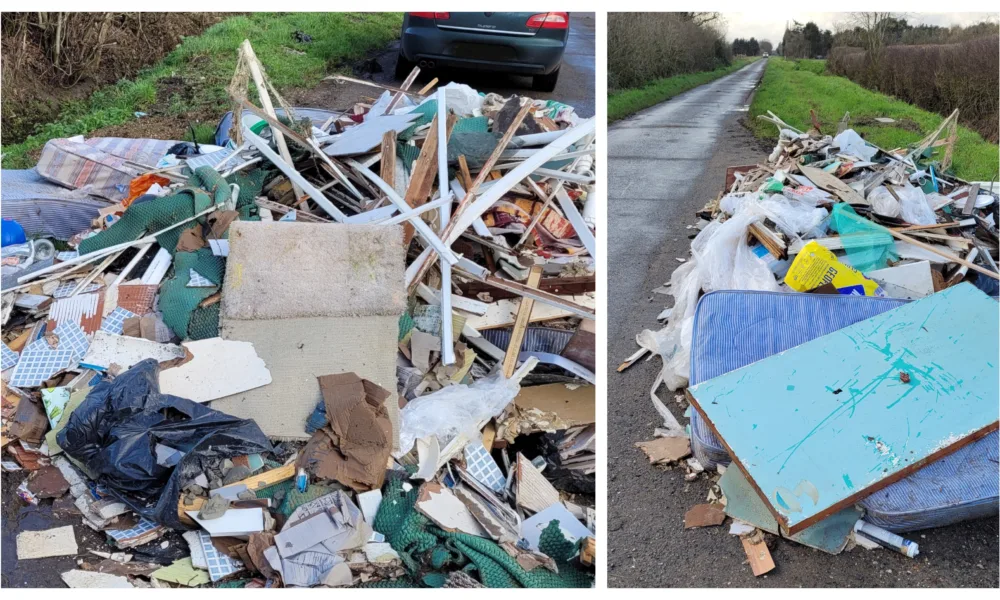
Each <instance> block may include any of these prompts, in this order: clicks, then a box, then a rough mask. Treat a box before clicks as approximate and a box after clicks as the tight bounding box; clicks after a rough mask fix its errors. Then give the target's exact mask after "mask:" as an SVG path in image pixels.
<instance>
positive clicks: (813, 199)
mask: <svg viewBox="0 0 1000 600" xmlns="http://www.w3.org/2000/svg"><path fill="white" fill-rule="evenodd" d="M781 193H782V195H784V196H785V198H788V199H789V200H791V201H793V202H794V201H796V200H798V201H799V202H801V203H803V204H808V205H809V206H819V205H820V204H833V202H834V200H833V198H832V197H831V196H830V194H828V193H827V192H824V191H823V190H818V189H816V188H814V187H812V186H809V185H800V186H798V187H794V188H793V187H788V186H785V189H783V190H781Z"/></svg>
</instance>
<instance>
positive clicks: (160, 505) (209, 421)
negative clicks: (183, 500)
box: [56, 359, 272, 529]
mask: <svg viewBox="0 0 1000 600" xmlns="http://www.w3.org/2000/svg"><path fill="white" fill-rule="evenodd" d="M158 378H159V366H158V365H157V363H156V361H155V360H152V359H149V360H144V361H142V362H140V363H139V364H137V365H135V366H134V367H132V368H131V369H129V370H128V371H126V372H124V373H122V374H121V375H119V376H118V377H116V378H115V379H114V380H113V381H108V380H104V381H101V382H100V383H98V384H97V385H96V386H94V389H92V390H91V391H90V393H89V394H88V395H87V398H86V399H85V400H84V401H83V403H82V404H80V406H79V407H77V408H76V410H74V411H73V412H72V413H70V415H69V422H68V424H67V425H66V427H65V428H64V429H63V430H62V431H60V432H59V434H58V435H57V437H56V439H57V441H58V443H59V446H60V447H61V448H62V449H63V450H64V451H65V452H66V454H67V455H69V456H70V457H72V458H73V459H74V460H76V461H79V462H80V463H81V464H82V466H83V467H84V469H85V470H86V471H87V472H88V473H87V474H88V475H89V476H90V477H91V479H93V480H94V481H96V482H97V483H98V484H100V485H103V486H105V487H106V488H107V489H108V491H109V492H110V493H111V494H112V495H114V496H115V497H117V498H118V499H119V500H121V501H122V502H124V503H125V504H127V505H128V506H129V507H130V508H132V509H133V510H134V511H136V512H137V513H139V514H140V515H142V516H143V517H146V518H147V519H150V520H152V521H155V522H157V523H160V524H163V525H166V526H167V527H172V528H175V529H183V528H185V525H184V524H182V523H181V522H180V519H179V518H178V516H177V502H178V499H179V497H180V492H181V489H183V488H184V487H185V486H186V485H187V484H188V483H189V482H190V481H191V480H193V479H194V478H195V477H197V476H198V475H199V474H200V473H202V472H204V470H205V468H206V466H207V465H208V464H209V463H215V462H217V461H219V460H220V459H224V458H232V457H235V456H242V455H247V454H257V453H261V452H271V451H272V447H271V443H270V441H268V439H267V436H265V435H264V433H263V432H262V431H261V430H260V428H259V427H258V426H257V424H256V423H255V422H253V421H252V420H244V419H237V418H236V417H232V416H230V415H227V414H225V413H221V412H219V411H216V410H212V409H210V408H208V407H206V406H203V405H201V404H198V403H196V402H192V401H191V400H186V399H184V398H178V397H177V396H171V395H168V394H161V393H160V386H159V379H158ZM158 445H161V446H166V447H168V448H172V449H175V450H178V451H180V452H182V453H183V454H184V456H183V458H181V460H180V462H179V463H177V465H176V466H174V467H164V466H161V465H159V464H157V457H156V447H157V446H158Z"/></svg>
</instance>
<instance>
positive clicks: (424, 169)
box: [403, 115, 438, 247]
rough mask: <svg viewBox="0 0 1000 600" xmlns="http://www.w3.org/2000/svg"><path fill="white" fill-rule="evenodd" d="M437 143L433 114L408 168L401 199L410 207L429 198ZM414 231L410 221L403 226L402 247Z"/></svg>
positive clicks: (435, 164)
mask: <svg viewBox="0 0 1000 600" xmlns="http://www.w3.org/2000/svg"><path fill="white" fill-rule="evenodd" d="M437 144H438V134H437V115H435V116H434V119H433V120H432V121H431V128H430V131H428V132H427V138H426V139H425V140H424V145H423V147H422V148H421V149H420V156H418V157H417V160H415V161H414V162H413V168H412V169H410V187H408V188H406V196H404V197H403V199H404V200H406V203H407V204H409V205H410V207H411V208H417V207H418V206H422V205H424V204H426V203H427V201H428V200H430V197H431V187H432V186H433V185H434V178H435V177H437ZM414 233H415V232H414V229H413V225H411V224H410V223H406V224H405V225H404V226H403V246H404V247H405V246H409V245H410V241H411V240H413V234H414Z"/></svg>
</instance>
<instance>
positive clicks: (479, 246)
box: [2, 42, 596, 587]
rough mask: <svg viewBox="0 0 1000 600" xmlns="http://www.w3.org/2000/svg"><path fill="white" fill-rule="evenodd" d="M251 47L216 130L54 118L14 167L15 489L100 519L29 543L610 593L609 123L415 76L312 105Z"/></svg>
mask: <svg viewBox="0 0 1000 600" xmlns="http://www.w3.org/2000/svg"><path fill="white" fill-rule="evenodd" d="M239 52H240V54H239V56H240V58H239V64H238V67H237V69H236V74H235V76H234V78H233V82H232V84H231V85H230V87H229V89H228V92H229V95H230V97H231V98H232V100H233V111H232V112H231V113H229V114H227V115H226V116H225V117H224V118H223V120H222V123H221V124H220V126H219V129H218V131H217V132H216V140H215V141H216V144H214V145H211V146H209V145H205V144H195V143H191V142H178V141H161V140H152V139H119V138H95V139H83V138H82V137H78V138H69V139H53V140H50V141H49V142H48V143H47V144H46V146H45V148H44V150H43V151H42V155H41V158H40V160H39V162H38V165H37V167H36V168H35V169H32V170H30V171H23V172H22V171H4V172H3V175H2V191H3V216H4V222H3V240H4V241H3V296H2V298H3V341H4V345H3V365H2V371H3V440H2V442H3V447H4V450H5V457H4V461H3V471H4V488H5V490H7V489H9V486H10V484H11V482H12V481H13V486H11V487H16V488H17V495H18V496H19V497H20V499H21V501H23V502H25V503H27V504H33V505H39V504H41V503H45V504H48V503H51V504H52V507H53V511H57V512H61V513H63V514H67V513H66V512H65V511H69V514H78V515H79V517H80V526H76V527H74V526H67V527H58V528H54V529H49V530H44V531H21V532H19V533H18V536H17V554H18V559H19V560H31V559H40V558H46V557H60V556H72V557H75V558H76V562H77V565H78V567H77V568H76V569H73V570H69V571H66V572H63V573H62V575H61V576H62V579H63V581H64V582H65V583H66V584H67V585H68V586H69V587H150V586H152V587H177V586H186V587H195V586H202V585H208V586H215V587H282V586H289V587H291V586H298V587H310V586H330V587H343V586H372V587H590V586H592V585H593V582H594V575H593V572H594V567H593V563H594V553H595V536H594V531H595V527H596V525H595V515H594V510H593V507H594V493H595V484H594V471H595V454H594V452H595V440H594V436H595V429H594V423H595V415H594V383H595V380H594V360H595V352H594V332H595V328H594V326H593V324H594V318H595V314H594V306H595V302H594V291H595V279H594V271H595V269H594V261H595V257H596V249H595V244H594V239H595V238H594V227H595V219H594V215H595V210H594V206H593V204H594V202H593V192H592V189H593V184H594V179H595V160H594V159H595V146H594V144H595V122H594V120H593V119H589V120H582V119H580V118H578V117H577V116H576V114H575V113H574V111H573V109H572V107H570V106H567V105H564V104H560V103H558V102H553V101H548V102H540V101H533V100H531V99H528V98H519V97H517V96H512V97H511V98H506V99H505V98H502V97H499V96H497V95H495V94H489V95H483V94H479V93H477V92H476V91H475V90H473V89H471V88H469V87H468V86H466V85H460V84H455V83H451V84H448V85H446V86H443V87H438V88H437V89H436V90H434V89H433V88H434V85H435V83H436V81H437V80H434V81H432V82H431V83H429V84H428V85H427V86H426V87H424V88H423V89H421V90H420V91H419V92H414V91H411V89H410V86H411V85H412V84H413V82H414V80H415V78H416V76H417V74H418V72H419V69H414V71H413V73H411V75H410V76H409V77H408V78H407V79H406V81H405V82H404V84H403V85H402V86H401V87H400V88H387V89H384V90H381V95H380V96H379V97H377V98H361V99H360V101H359V102H358V103H357V104H355V105H354V106H352V107H350V108H349V109H348V110H344V111H333V110H326V109H318V108H293V107H290V106H288V105H287V103H286V102H285V101H284V100H283V99H282V98H281V96H280V94H278V92H277V91H276V90H275V89H274V88H273V87H271V86H270V83H269V82H268V79H267V76H266V74H265V71H264V68H263V65H261V64H260V62H259V61H258V60H257V58H256V57H255V55H254V53H253V49H252V48H251V47H250V44H249V42H244V43H243V45H242V46H241V47H240V51H239ZM340 79H347V78H340ZM251 82H252V83H253V85H254V87H255V90H256V97H258V98H259V102H260V105H261V108H258V107H257V106H256V105H255V104H253V103H251V102H250V101H249V100H248V99H247V98H248V91H249V89H250V84H251ZM364 83H366V84H367V85H373V86H375V87H384V86H379V85H378V84H374V83H372V82H364ZM275 104H277V105H278V106H279V108H275V106H274V105H275ZM18 483H20V486H19V487H18ZM74 511H76V512H75V513H74ZM80 527H83V528H86V529H89V530H92V531H93V532H97V533H98V534H101V535H103V536H104V537H106V542H105V545H104V546H102V547H98V548H93V547H91V548H84V547H81V546H79V545H78V540H80V539H83V537H84V536H82V535H80V531H77V530H79V529H80ZM88 536H90V534H89V533H88ZM91 537H92V536H91ZM181 537H183V541H181Z"/></svg>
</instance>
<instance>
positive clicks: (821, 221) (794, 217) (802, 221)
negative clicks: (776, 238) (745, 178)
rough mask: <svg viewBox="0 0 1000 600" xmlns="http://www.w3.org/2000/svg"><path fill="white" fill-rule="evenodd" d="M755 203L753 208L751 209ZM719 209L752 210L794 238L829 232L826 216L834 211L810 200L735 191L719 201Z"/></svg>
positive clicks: (735, 211)
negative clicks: (820, 206)
mask: <svg viewBox="0 0 1000 600" xmlns="http://www.w3.org/2000/svg"><path fill="white" fill-rule="evenodd" d="M751 205H753V206H752V208H751ZM719 208H721V209H722V210H723V211H725V212H726V213H729V214H735V213H737V212H739V211H740V210H752V211H753V212H755V213H756V214H759V215H762V216H764V217H767V218H768V219H771V221H773V222H774V224H775V225H777V226H778V229H780V230H781V231H782V232H783V233H784V234H785V235H787V236H789V237H791V238H797V237H804V238H814V237H821V236H823V235H824V234H825V233H826V224H825V221H826V218H827V217H828V216H829V214H830V213H828V212H827V211H826V209H825V208H818V207H816V206H815V205H813V204H809V203H807V202H800V201H798V200H789V199H787V198H786V197H785V196H782V195H779V194H768V195H765V194H761V193H732V194H726V195H725V196H724V197H723V198H722V200H721V201H720V202H719Z"/></svg>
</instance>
